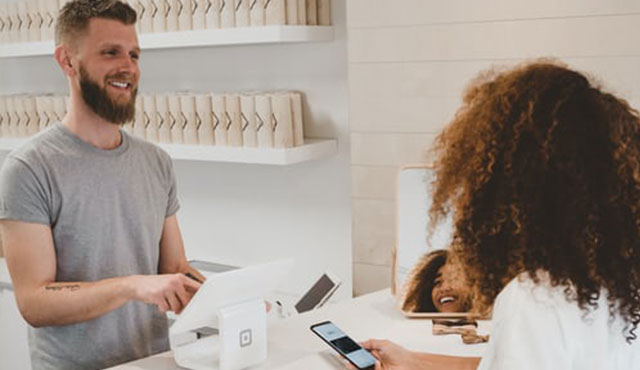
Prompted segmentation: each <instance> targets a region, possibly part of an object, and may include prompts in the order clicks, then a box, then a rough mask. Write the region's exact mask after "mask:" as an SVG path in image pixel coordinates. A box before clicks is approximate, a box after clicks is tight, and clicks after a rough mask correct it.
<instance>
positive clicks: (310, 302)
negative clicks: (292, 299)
mask: <svg viewBox="0 0 640 370" xmlns="http://www.w3.org/2000/svg"><path fill="white" fill-rule="evenodd" d="M340 283H341V282H340V280H339V279H338V278H337V277H336V276H335V275H333V274H331V273H329V272H325V273H324V274H322V276H320V278H319V279H318V280H317V281H316V282H315V283H314V284H313V286H312V287H311V288H309V290H308V291H307V292H306V293H305V294H304V296H302V298H300V300H299V301H298V303H296V305H295V308H296V311H298V313H303V312H307V311H311V310H313V309H315V308H320V307H322V305H323V304H324V303H325V302H326V301H327V300H328V299H329V298H330V297H331V296H332V295H333V293H335V291H336V290H338V288H339V287H340Z"/></svg>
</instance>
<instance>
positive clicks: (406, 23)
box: [347, 0, 640, 295]
mask: <svg viewBox="0 0 640 370" xmlns="http://www.w3.org/2000/svg"><path fill="white" fill-rule="evenodd" d="M347 28H348V35H349V41H348V55H349V58H348V59H349V62H348V63H349V67H348V71H349V115H350V119H349V121H350V130H351V177H352V182H351V183H352V186H351V194H352V212H353V231H352V232H353V261H354V292H355V294H356V295H359V294H363V293H367V292H370V291H374V290H376V289H380V288H383V287H387V286H389V285H390V275H391V251H392V247H393V245H394V243H395V210H394V208H395V204H394V198H395V177H396V171H397V168H398V166H399V165H401V164H406V163H416V162H423V161H425V160H426V157H427V153H426V149H427V148H428V146H429V145H430V144H431V142H432V140H433V138H434V137H435V136H436V134H437V133H438V132H439V131H440V130H441V129H442V127H443V126H444V125H446V123H447V122H448V121H449V120H450V119H451V117H452V116H453V114H454V113H455V110H456V108H457V107H458V106H459V104H460V102H461V94H462V92H463V90H464V88H465V86H466V85H467V83H468V81H469V80H471V79H472V78H473V77H474V76H476V75H477V74H478V73H479V72H480V71H483V70H486V69H488V68H491V67H493V66H497V67H505V66H512V65H514V64H517V63H519V62H522V61H523V60H527V59H531V58H539V57H554V58H557V59H559V60H562V61H564V62H566V63H568V64H569V65H570V66H572V67H575V68H576V69H579V70H581V71H585V72H589V73H590V74H592V75H593V76H595V77H597V79H598V80H599V81H601V82H602V83H603V85H604V86H605V87H606V88H608V90H609V91H612V92H615V93H617V94H619V95H621V96H623V97H625V98H627V99H628V100H629V102H630V103H631V104H632V105H633V106H634V107H636V108H639V107H640V104H639V103H640V1H639V0H606V1H603V0H563V1H557V0H539V1H530V0H493V1H473V0H449V1H435V0H394V1H390V0H349V1H347Z"/></svg>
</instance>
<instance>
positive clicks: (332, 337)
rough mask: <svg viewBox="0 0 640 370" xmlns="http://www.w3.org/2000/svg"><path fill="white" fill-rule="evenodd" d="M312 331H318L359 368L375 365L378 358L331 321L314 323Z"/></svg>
mask: <svg viewBox="0 0 640 370" xmlns="http://www.w3.org/2000/svg"><path fill="white" fill-rule="evenodd" d="M311 331H312V332H314V333H316V335H317V336H319V337H320V338H321V339H322V340H323V341H325V342H326V343H327V344H328V345H329V346H330V347H331V348H333V349H334V350H336V351H337V352H338V353H339V354H340V355H341V356H342V357H344V358H346V359H347V361H349V362H350V363H351V364H352V365H353V366H355V367H356V368H357V369H360V370H365V369H373V368H374V367H375V365H376V358H375V357H373V355H372V354H371V353H370V352H369V351H367V350H366V349H364V348H362V347H360V345H359V344H358V343H356V342H355V341H354V340H353V339H351V338H349V337H348V336H347V335H346V334H345V333H344V332H343V331H342V330H340V328H338V327H337V326H336V325H335V324H334V323H332V322H331V321H325V322H321V323H318V324H315V325H312V326H311Z"/></svg>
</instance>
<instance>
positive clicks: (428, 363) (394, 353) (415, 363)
mask: <svg viewBox="0 0 640 370" xmlns="http://www.w3.org/2000/svg"><path fill="white" fill-rule="evenodd" d="M360 344H361V345H362V348H364V349H366V350H368V351H369V352H371V354H372V355H373V356H374V357H375V358H376V359H377V360H378V361H376V367H375V370H428V369H431V370H436V369H446V370H473V369H476V368H477V367H478V364H479V363H480V358H479V357H456V356H446V355H436V354H431V353H421V352H413V351H409V350H407V349H405V348H403V347H401V346H399V345H397V344H395V343H393V342H390V341H388V340H377V339H370V340H368V341H366V342H363V343H360ZM347 367H348V368H349V369H351V370H357V369H355V368H354V367H353V366H352V365H350V364H349V365H348V366H347Z"/></svg>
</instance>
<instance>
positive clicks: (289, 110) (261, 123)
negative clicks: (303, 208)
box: [0, 91, 304, 148]
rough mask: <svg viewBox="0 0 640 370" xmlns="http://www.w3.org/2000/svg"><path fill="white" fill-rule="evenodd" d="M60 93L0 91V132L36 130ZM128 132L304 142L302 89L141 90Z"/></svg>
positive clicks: (270, 143)
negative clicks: (238, 91)
mask: <svg viewBox="0 0 640 370" xmlns="http://www.w3.org/2000/svg"><path fill="white" fill-rule="evenodd" d="M67 99H68V98H67V97H65V96H61V95H40V96H35V95H5V96H0V135H1V136H2V137H14V138H22V137H29V136H32V135H35V134H36V133H38V132H39V131H42V130H44V129H46V128H47V127H49V126H50V125H51V124H53V123H55V122H60V121H61V120H62V118H63V117H64V115H65V114H66V110H67V109H66V107H67V104H68V100H67ZM135 106H136V110H135V115H134V119H133V122H129V123H127V124H125V125H123V129H124V130H125V131H127V132H128V133H130V134H132V135H134V136H138V137H140V138H143V139H146V140H149V141H151V142H155V143H162V144H182V145H202V146H211V145H217V146H230V147H248V148H255V147H259V148H292V147H296V146H301V145H304V128H303V126H304V125H303V111H302V94H301V93H299V92H296V91H277V92H251V93H228V94H224V93H222V94H218V93H179V94H171V93H168V94H167V93H162V94H141V95H139V96H138V98H137V99H136V103H135Z"/></svg>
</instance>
